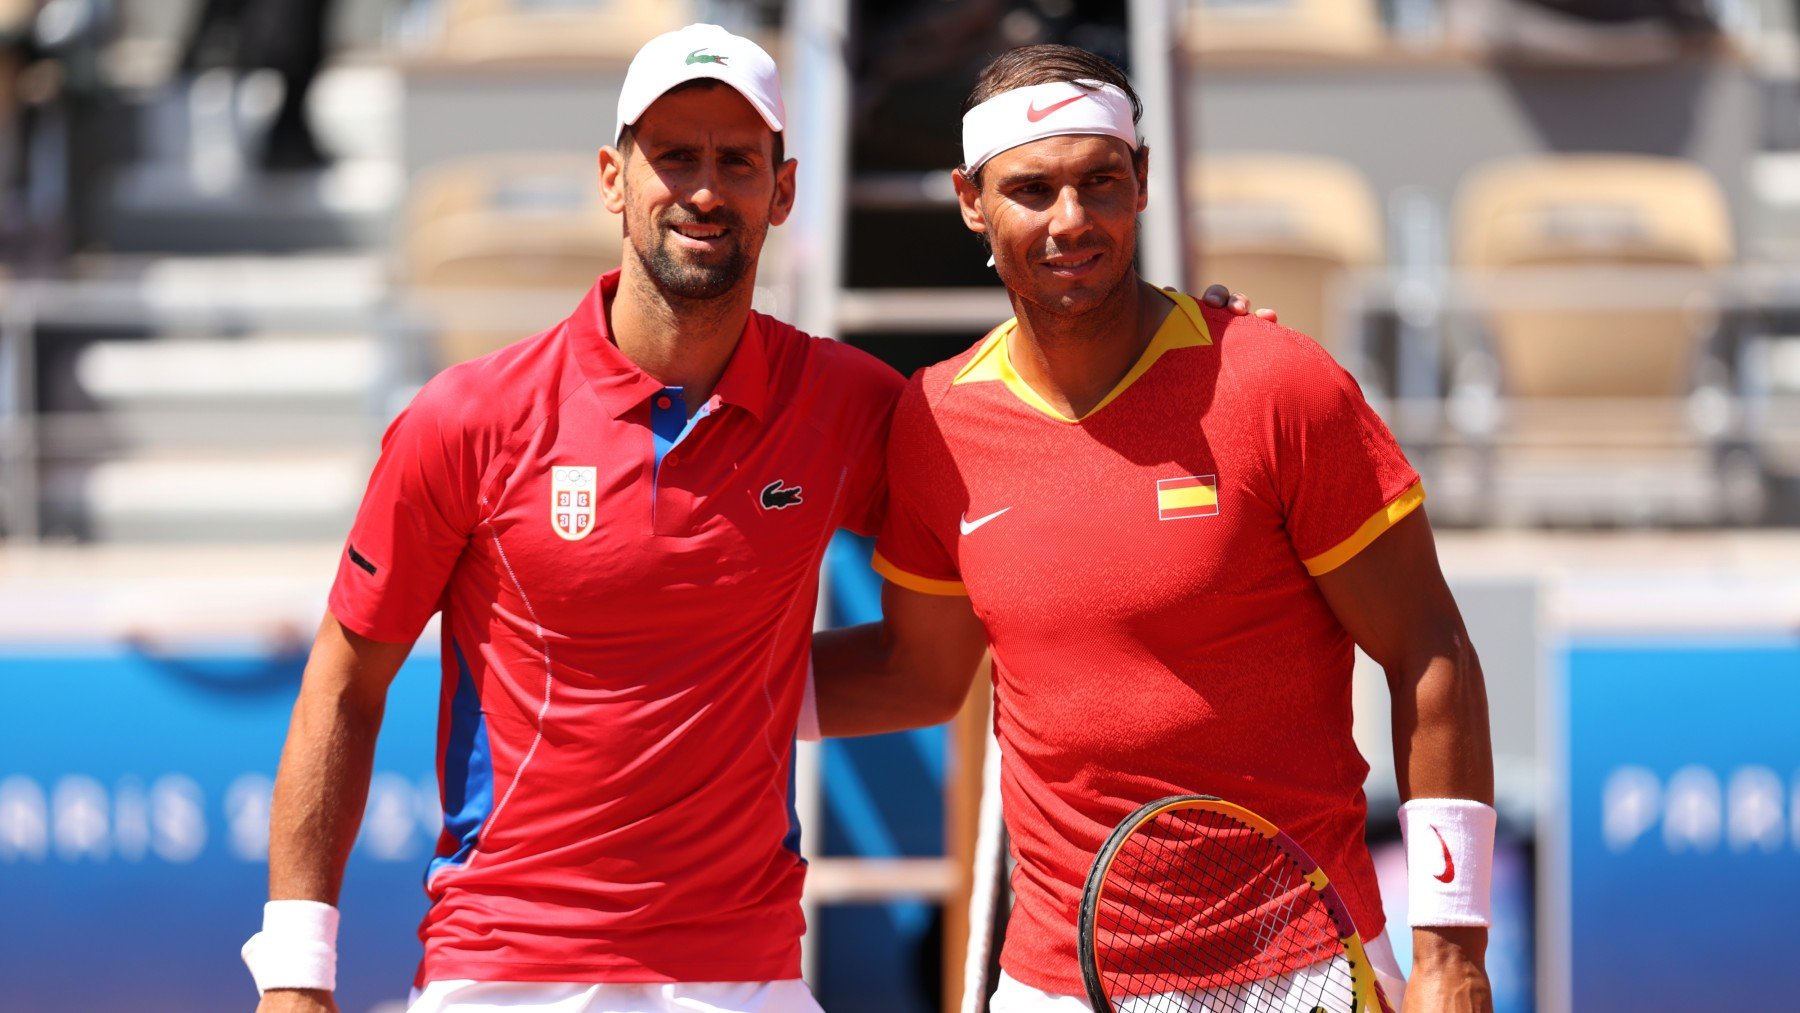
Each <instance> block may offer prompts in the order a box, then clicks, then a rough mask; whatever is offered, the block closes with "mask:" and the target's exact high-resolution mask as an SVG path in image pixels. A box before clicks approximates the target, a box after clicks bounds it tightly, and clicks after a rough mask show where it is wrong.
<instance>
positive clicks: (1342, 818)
mask: <svg viewBox="0 0 1800 1013" xmlns="http://www.w3.org/2000/svg"><path fill="white" fill-rule="evenodd" d="M1166 294H1167V295H1168V298H1169V300H1170V302H1171V303H1172V304H1173V305H1172V306H1171V307H1170V312H1169V315H1168V318H1167V319H1166V320H1165V321H1164V322H1163V324H1162V326H1161V328H1160V329H1159V330H1158V331H1157V333H1156V335H1155V337H1154V338H1153V340H1152V341H1151V343H1150V346H1149V347H1148V348H1147V349H1145V351H1144V353H1143V355H1142V357H1141V358H1140V359H1139V360H1138V362H1137V364H1136V365H1135V366H1134V367H1133V368H1132V369H1131V370H1130V372H1128V373H1127V374H1126V376H1125V377H1124V379H1122V380H1120V381H1119V383H1118V385H1117V386H1116V387H1115V388H1114V389H1113V391H1112V392H1111V393H1110V394H1108V395H1107V396H1106V398H1105V399H1103V400H1102V401H1101V402H1100V403H1099V404H1098V405H1097V406H1096V407H1095V408H1094V409H1093V410H1092V411H1090V412H1089V413H1088V414H1087V415H1084V416H1083V417H1081V418H1079V419H1070V418H1065V417H1063V416H1062V415H1060V414H1059V413H1058V412H1057V411H1056V409H1055V408H1053V407H1052V406H1051V405H1050V404H1049V403H1048V402H1046V401H1045V400H1044V399H1043V398H1042V397H1041V396H1039V395H1038V394H1037V392H1036V391H1034V390H1032V389H1031V387H1030V386H1029V385H1028V384H1026V383H1025V382H1024V380H1023V379H1022V378H1021V377H1020V375H1019V373H1018V371H1017V370H1016V369H1014V368H1013V364H1012V360H1011V356H1010V353H1009V352H1008V348H1007V341H1008V338H1009V336H1010V335H1011V333H1012V331H1013V329H1014V326H1015V324H1014V322H1010V321H1009V322H1008V323H1007V324H1004V325H1002V326H1000V327H999V328H996V329H995V330H994V331H993V332H992V333H991V334H990V335H989V336H988V337H987V338H985V339H983V341H982V342H981V343H980V344H978V345H977V346H975V347H974V348H972V349H970V350H969V351H967V352H965V353H963V354H962V355H960V356H957V357H956V358H954V359H951V360H950V361H948V362H943V363H939V364H938V365H935V366H931V367H928V368H926V369H924V370H921V371H920V372H919V373H918V374H916V375H915V376H914V377H913V380H912V383H911V384H910V385H909V386H908V387H907V389H906V392H905V393H904V394H903V395H902V397H901V399H900V403H899V406H898V407H897V408H896V409H895V413H894V430H893V437H892V440H891V441H890V443H889V449H888V481H889V483H890V485H891V487H892V509H891V510H890V511H889V517H888V520H887V527H886V529H885V530H884V531H883V533H882V536H881V540H880V542H879V543H878V545H877V555H876V568H877V569H879V570H880V571H881V572H882V573H883V574H884V575H886V577H887V578H888V579H889V580H891V581H893V582H895V583H897V584H899V585H901V586H903V587H908V588H911V589H913V590H916V591H921V592H925V593H932V594H966V595H968V596H969V600H970V603H971V604H972V606H973V607H974V610H975V612H976V614H977V615H979V616H980V617H981V620H982V622H983V623H984V624H985V625H986V627H987V632H988V637H989V639H990V641H991V643H992V645H993V657H994V666H993V668H994V692H995V718H994V726H995V732H996V734H997V735H998V736H999V741H1000V747H1001V755H1002V758H1003V761H1004V763H1003V767H1002V772H1003V776H1002V795H1003V797H1004V799H1005V810H1006V824H1007V829H1008V831H1009V832H1010V833H1011V835H1012V846H1013V854H1014V857H1015V858H1016V859H1017V867H1016V870H1015V871H1014V873H1013V880H1012V882H1013V887H1014V889H1015V891H1016V893H1017V897H1018V899H1017V901H1016V902H1015V904H1014V905H1013V911H1012V921H1011V923H1010V924H1009V925H1008V928H1007V933H1006V948H1005V952H1004V953H1003V954H1002V955H1001V963H1002V965H1003V966H1004V967H1005V968H1006V969H1007V971H1008V972H1009V973H1011V974H1012V976H1013V977H1015V978H1017V979H1019V980H1020V981H1022V982H1024V983H1025V984H1027V985H1031V986H1033V987H1036V988H1040V989H1045V990H1047V991H1050V992H1055V993H1059V994H1063V995H1080V994H1082V984H1081V972H1080V969H1079V968H1078V966H1077V964H1076V952H1075V948H1076V931H1075V921H1076V912H1077V909H1078V908H1079V906H1080V903H1081V891H1082V885H1083V882H1084V880H1085V878H1086V876H1087V871H1088V866H1089V863H1091V862H1092V861H1093V857H1094V854H1095V852H1097V851H1098V850H1099V849H1100V845H1101V843H1102V842H1103V841H1104V840H1105V839H1106V836H1107V834H1108V833H1109V832H1110V831H1111V830H1112V828H1113V826H1114V825H1115V824H1117V823H1118V822H1119V820H1120V819H1122V818H1123V817H1124V816H1125V815H1126V814H1127V813H1129V812H1131V811H1132V810H1133V809H1135V808H1137V807H1138V806H1139V805H1141V804H1143V803H1145V802H1148V801H1150V800H1152V799H1155V798H1160V797H1162V796H1164V795H1175V794H1185V793H1190V792H1196V793H1207V794H1213V795H1219V796H1221V797H1224V798H1226V799H1229V800H1231V801H1234V802H1237V803H1239V804H1240V805H1243V806H1246V807H1247V808H1250V809H1252V810H1254V811H1256V812H1258V813H1261V814H1262V815H1263V816H1264V817H1266V818H1268V819H1270V820H1272V821H1274V822H1275V823H1276V824H1277V825H1278V826H1280V827H1281V828H1282V829H1283V830H1285V831H1287V832H1288V833H1289V834H1290V835H1291V836H1293V838H1294V839H1295V840H1297V841H1299V842H1300V845H1301V846H1302V847H1303V848H1305V849H1306V852H1307V853H1308V854H1309V855H1311V856H1312V857H1313V858H1314V859H1316V860H1317V861H1318V862H1319V864H1320V865H1321V866H1323V867H1324V869H1325V870H1326V875H1327V876H1328V877H1329V878H1330V880H1331V882H1332V883H1334V884H1335V885H1336V886H1337V888H1338V890H1339V892H1340V893H1341V894H1342V895H1343V897H1344V900H1345V902H1346V904H1347V905H1348V906H1349V908H1350V910H1351V912H1352V915H1353V917H1354V918H1355V920H1356V924H1357V925H1358V927H1359V928H1360V929H1361V931H1362V933H1363V935H1364V937H1365V938H1372V937H1374V936H1376V935H1378V934H1380V932H1381V931H1382V928H1383V924H1384V922H1383V916H1382V911H1381V898H1380V895H1379V893H1378V892H1377V890H1376V885H1375V870H1374V866H1373V864H1372V863H1371V862H1370V860H1369V853H1368V848H1367V845H1366V844H1365V843H1364V841H1363V825H1364V820H1365V813H1366V808H1365V803H1364V799H1363V791H1362V784H1363V776H1364V775H1365V774H1366V773H1367V772H1368V765H1367V764H1366V763H1364V762H1363V758H1362V755H1361V754H1360V753H1359V752H1357V748H1356V743H1355V741H1354V740H1353V739H1352V738H1351V735H1350V726H1351V713H1350V670H1351V665H1352V648H1353V645H1352V643H1351V640H1350V636H1349V634H1348V633H1346V632H1345V630H1344V628H1343V627H1342V626H1341V625H1339V623H1338V621H1337V618H1336V617H1335V616H1334V615H1333V614H1332V611H1331V609H1330V607H1329V606H1328V605H1327V604H1326V602H1325V598H1324V596H1323V595H1322V594H1321V593H1320V591H1319V588H1318V585H1317V584H1316V583H1315V581H1314V579H1313V578H1314V577H1315V576H1317V575H1319V574H1323V573H1327V572H1329V571H1331V570H1333V569H1335V568H1336V567H1338V566H1341V565H1343V564H1344V563H1345V562H1346V561H1348V560H1349V559H1351V558H1353V557H1354V556H1356V554H1357V553H1359V552H1362V551H1363V550H1364V549H1366V548H1367V547H1368V546H1369V545H1370V544H1372V543H1373V542H1374V541H1375V540H1376V539H1377V538H1379V537H1380V536H1381V534H1382V533H1383V532H1385V531H1387V530H1388V529H1389V528H1390V527H1392V526H1393V525H1394V524H1395V523H1397V522H1398V521H1399V520H1400V519H1401V518H1403V517H1405V516H1406V515H1407V514H1408V513H1410V512H1412V511H1413V510H1415V509H1417V508H1418V507H1419V505H1420V504H1421V503H1422V502H1423V501H1424V496H1425V494H1424V490H1423V488H1422V487H1421V486H1420V484H1419V476H1418V473H1417V472H1415V471H1414V470H1413V468H1412V466H1411V465H1410V464H1408V463H1407V461H1406V458H1405V456H1404V455H1403V454H1402V453H1401V451H1400V448H1399V446H1398V445H1397V444H1396V443H1395V442H1394V438H1393V436H1392V435H1391V434H1389V432H1388V429H1387V427H1386V426H1385V425H1383V424H1382V422H1381V420H1380V418H1378V417H1377V416H1376V415H1375V413H1374V412H1373V411H1372V410H1371V409H1370V408H1369V405H1368V403H1367V402H1366V401H1364V400H1363V396H1362V391H1361V390H1359V389H1358V388H1357V386H1356V381H1354V380H1352V379H1351V378H1350V375H1349V374H1348V373H1345V372H1344V371H1343V370H1342V369H1341V368H1339V367H1338V365H1337V363H1335V362H1333V361H1332V360H1331V357H1330V356H1329V355H1327V354H1326V353H1325V351H1324V350H1323V349H1321V348H1320V347H1319V346H1318V345H1316V344H1314V343H1313V342H1312V341H1311V340H1310V339H1308V338H1306V337H1305V336H1303V335H1300V334H1296V333H1295V332H1293V331H1290V330H1287V329H1285V328H1282V327H1277V326H1275V325H1274V324H1271V323H1269V322H1268V321H1266V320H1261V319H1258V318H1256V317H1233V316H1231V315H1230V314H1229V313H1226V312H1225V311H1223V310H1213V309H1210V308H1207V307H1202V306H1201V305H1200V304H1198V303H1196V302H1195V301H1194V300H1193V299H1192V298H1190V297H1188V296H1186V295H1182V294H1180V293H1177V292H1169V293H1166ZM1158 889H1159V887H1158V886H1156V885H1148V886H1146V887H1145V888H1144V890H1143V892H1141V893H1140V894H1138V895H1137V896H1139V897H1140V898H1143V901H1142V902H1143V903H1144V904H1146V905H1153V904H1156V903H1163V904H1166V905H1167V907H1166V909H1167V910H1176V909H1182V904H1183V903H1185V899H1183V900H1181V901H1175V900H1166V899H1164V898H1162V897H1160V896H1159V894H1158V893H1157V890H1158ZM1207 931H1208V934H1207V936H1206V937H1205V938H1204V939H1203V941H1202V945H1203V946H1204V947H1209V948H1211V949H1213V950H1214V951H1215V952H1222V953H1233V952H1255V951H1256V949H1257V947H1255V946H1253V945H1250V942H1249V941H1248V940H1245V939H1243V938H1242V936H1241V935H1240V934H1241V933H1242V932H1244V928H1243V927H1242V926H1241V925H1236V924H1226V925H1219V926H1213V927H1210V928H1209V929H1208V930H1207ZM1148 945H1149V943H1148V941H1147V942H1146V946H1148ZM1291 958H1292V959H1291V962H1290V963H1289V965H1288V966H1281V967H1275V968H1273V969H1272V973H1281V972H1285V971H1287V970H1291V969H1292V968H1294V967H1299V966H1303V965H1304V964H1306V963H1310V962H1311V961H1312V960H1315V959H1317V954H1311V953H1297V954H1292V955H1291ZM1121 959H1122V960H1123V961H1124V962H1125V964H1126V965H1127V966H1129V965H1130V964H1131V962H1132V960H1133V959H1134V958H1133V957H1131V956H1130V955H1129V954H1126V955H1124V956H1122V957H1121Z"/></svg>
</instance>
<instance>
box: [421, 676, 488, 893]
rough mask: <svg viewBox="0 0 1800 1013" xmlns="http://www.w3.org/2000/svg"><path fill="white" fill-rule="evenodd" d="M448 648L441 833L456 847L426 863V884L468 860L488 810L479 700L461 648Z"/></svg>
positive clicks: (484, 732) (484, 739)
mask: <svg viewBox="0 0 1800 1013" xmlns="http://www.w3.org/2000/svg"><path fill="white" fill-rule="evenodd" d="M450 649H451V650H452V651H454V652H455V653H456V671H457V678H456V696H454V697H453V698H451V701H450V738H449V741H448V742H446V743H445V745H444V770H443V777H444V829H446V830H448V831H450V834H451V836H453V837H455V838H456V840H457V841H458V842H459V844H458V847H457V849H456V852H455V853H454V854H451V855H439V856H438V857H436V858H433V859H432V860H431V865H430V866H429V867H428V868H427V869H426V870H425V878H426V880H427V881H429V880H430V879H431V877H432V876H433V875H435V874H436V873H437V871H438V870H439V869H441V868H443V867H444V866H447V865H461V864H462V863H464V862H466V861H468V859H469V853H470V852H472V851H474V850H475V842H476V841H477V840H478V839H479V838H480V837H481V827H482V824H484V823H486V822H487V818H488V816H489V815H490V814H492V813H493V811H494V758H493V752H492V750H491V749H490V747H489V745H488V734H487V718H486V717H485V716H484V715H483V714H482V713H481V697H480V696H478V695H477V694H476V692H475V678H474V676H472V675H470V674H469V663H468V661H467V660H465V659H464V658H463V653H462V645H461V644H458V643H456V642H455V641H454V640H452V641H451V642H450Z"/></svg>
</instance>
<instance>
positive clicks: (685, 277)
mask: <svg viewBox="0 0 1800 1013" xmlns="http://www.w3.org/2000/svg"><path fill="white" fill-rule="evenodd" d="M626 199H627V200H629V199H630V194H629V193H627V195H626ZM681 224H694V225H702V224H704V225H721V226H724V227H725V228H726V229H729V230H730V232H729V233H727V242H728V244H729V246H728V250H727V252H726V255H725V257H724V258H723V259H721V260H718V261H716V262H713V263H704V262H697V261H693V260H689V259H686V258H684V257H682V256H681V255H680V254H679V253H677V252H676V251H675V250H674V249H673V248H672V242H671V239H670V235H669V234H670V233H671V232H673V231H674V226H676V225H681ZM644 226H645V227H644V229H643V231H644V233H645V234H646V235H645V236H644V237H643V238H641V239H638V240H636V241H634V242H633V243H632V245H633V246H635V247H636V253H637V256H638V260H639V261H640V262H641V263H642V264H643V265H644V269H645V272H646V273H647V274H648V275H649V276H650V279H651V281H652V282H653V283H654V284H655V285H656V287H657V289H658V290H659V291H661V292H662V293H663V294H664V295H665V296H667V297H669V298H671V299H679V300H682V301H686V302H704V301H708V300H712V299H717V298H719V297H720V296H723V295H726V294H727V293H729V292H731V291H732V290H734V289H736V288H737V287H738V285H740V284H741V283H742V282H743V281H744V278H745V276H746V275H748V274H749V273H750V271H751V269H752V268H753V267H754V261H753V259H752V258H751V256H750V255H749V254H748V253H746V252H745V250H746V243H747V241H748V240H750V239H753V238H755V237H752V236H749V235H748V229H747V227H746V226H745V223H744V220H743V218H742V217H741V216H740V215H738V214H737V213H736V212H733V211H728V210H726V209H724V208H720V209H719V210H716V211H713V212H710V213H708V214H696V213H695V212H692V211H688V210H684V209H681V208H679V207H676V208H671V209H670V210H668V211H665V212H664V213H663V214H662V215H661V217H660V218H659V219H657V220H655V221H651V220H648V219H645V220H644ZM757 245H758V248H760V243H759V244H757ZM646 247H647V249H646Z"/></svg>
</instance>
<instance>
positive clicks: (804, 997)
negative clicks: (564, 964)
mask: <svg viewBox="0 0 1800 1013" xmlns="http://www.w3.org/2000/svg"><path fill="white" fill-rule="evenodd" d="M500 1010H537V1011H542V1013H823V1011H822V1010H820V1009H819V1003H818V1000H816V999H814V998H813V994H812V991H811V990H809V989H808V988H807V987H806V982H804V981H801V980H800V979H799V978H792V979H789V980H787V981H688V982H676V983H673V984H657V983H638V982H613V981H608V982H592V981H469V980H467V979H454V980H450V981H434V982H430V983H428V984H427V985H426V986H425V988H424V989H423V990H422V991H418V992H415V993H414V994H413V1000H412V1005H410V1006H408V1007H407V1013H498V1011H500Z"/></svg>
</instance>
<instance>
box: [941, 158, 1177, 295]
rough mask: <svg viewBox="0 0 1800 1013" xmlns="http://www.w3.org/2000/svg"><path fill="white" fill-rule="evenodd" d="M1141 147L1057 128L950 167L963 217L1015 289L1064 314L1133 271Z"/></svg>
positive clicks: (1142, 192)
mask: <svg viewBox="0 0 1800 1013" xmlns="http://www.w3.org/2000/svg"><path fill="white" fill-rule="evenodd" d="M1146 156H1147V152H1146V151H1144V150H1143V149H1139V150H1138V151H1137V152H1136V153H1134V152H1133V151H1132V150H1131V147H1130V146H1129V145H1127V144H1126V143H1125V142H1124V141H1121V140H1119V139H1118V138H1116V137H1104V136H1098V135H1087V134H1065V135H1059V136H1056V137H1046V138H1044V139H1043V140H1040V141H1033V142H1031V143H1029V144H1021V145H1019V146H1018V147H1016V148H1011V149H1008V150H1006V151H1003V152H1001V153H1000V154H998V155H995V156H994V157H993V158H991V159H989V160H988V161H987V163H986V164H984V165H983V166H982V167H981V171H980V173H978V177H979V180H980V186H979V188H977V186H976V185H975V182H974V181H972V180H970V179H968V178H967V177H965V176H964V175H963V174H962V173H960V172H958V173H957V174H956V190H957V197H958V199H959V200H960V202H961V205H962V216H963V223H964V224H965V225H967V226H968V227H969V229H970V230H971V231H974V232H977V233H980V234H982V235H985V236H986V237H987V240H988V244H989V246H990V247H991V248H992V250H993V253H994V267H995V269H996V270H998V271H999V273H1000V280H1001V281H1002V282H1005V283H1006V287H1007V289H1009V290H1010V291H1011V292H1012V293H1013V294H1014V295H1015V296H1018V297H1020V298H1023V299H1024V300H1026V301H1027V302H1030V303H1032V304H1034V305H1037V306H1039V307H1042V308H1044V309H1047V310H1050V311H1051V312H1055V313H1059V314H1067V315H1078V314H1081V313H1086V312H1088V311H1090V310H1093V309H1095V308H1096V307H1098V306H1100V305H1101V304H1103V303H1104V302H1105V301H1106V299H1107V297H1108V296H1109V295H1111V294H1113V293H1114V292H1115V291H1117V289H1118V287H1119V286H1120V285H1121V284H1127V283H1129V282H1131V281H1132V280H1134V279H1135V277H1136V273H1135V272H1134V270H1133V268H1132V257H1133V255H1134V254H1135V253H1136V250H1137V216H1138V213H1139V212H1141V211H1143V210H1144V207H1145V205H1146V202H1147V199H1148V198H1147V194H1146V188H1145V183H1146V176H1145V173H1146V171H1147V168H1148V164H1149V163H1148V159H1147V157H1146Z"/></svg>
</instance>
